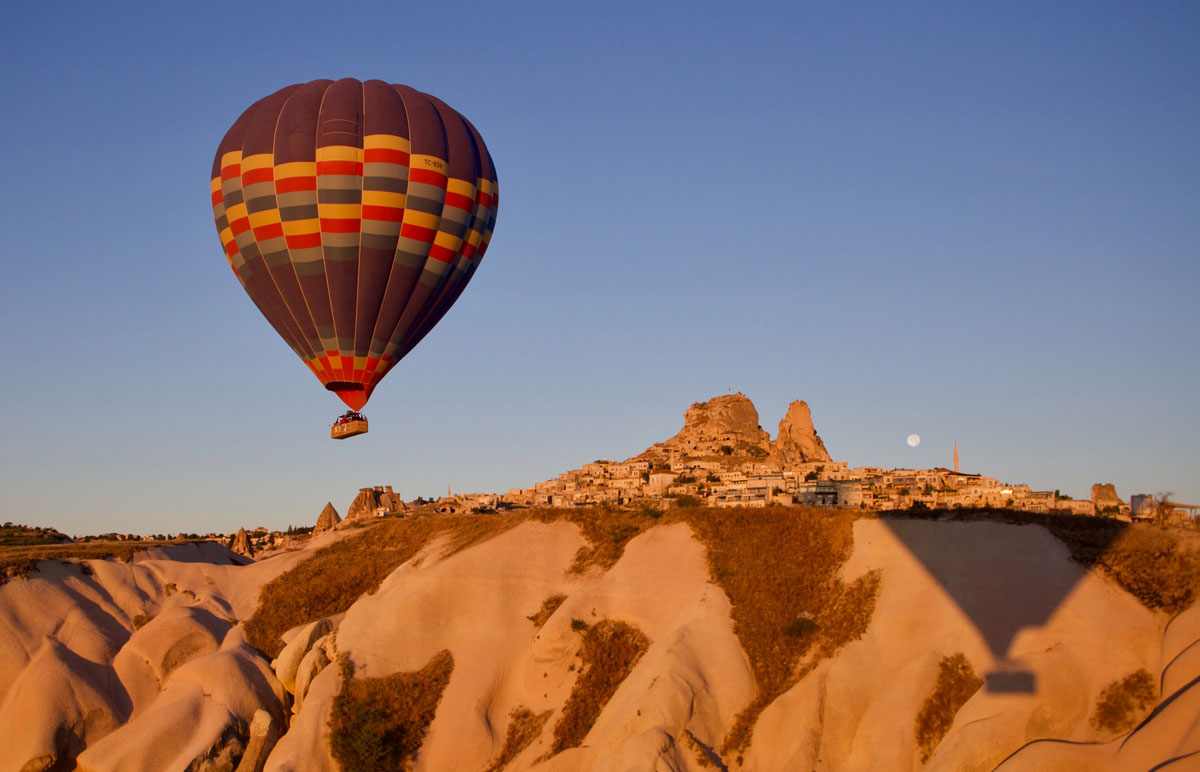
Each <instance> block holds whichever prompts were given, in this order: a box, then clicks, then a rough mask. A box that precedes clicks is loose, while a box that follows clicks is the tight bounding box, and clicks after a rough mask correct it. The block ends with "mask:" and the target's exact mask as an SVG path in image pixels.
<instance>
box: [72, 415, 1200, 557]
mask: <svg viewBox="0 0 1200 772" xmlns="http://www.w3.org/2000/svg"><path fill="white" fill-rule="evenodd" d="M683 418H684V425H683V428H682V429H680V430H679V433H678V434H676V435H675V436H674V437H671V438H670V439H668V440H665V441H663V442H659V443H655V444H654V445H652V446H650V447H649V448H647V449H646V450H644V451H642V452H641V453H639V454H638V455H636V456H633V457H632V458H628V459H625V460H624V461H609V460H597V461H593V462H591V463H589V464H584V465H583V466H582V467H580V468H578V469H571V470H569V471H566V472H563V473H561V474H559V475H558V476H557V477H554V478H552V479H549V480H545V481H543V482H539V483H537V484H535V485H533V486H532V487H529V488H513V489H511V490H509V491H507V492H505V493H465V494H453V493H451V492H450V491H447V495H445V496H442V497H440V498H438V499H436V500H434V499H425V498H417V499H413V500H405V499H403V498H402V497H401V495H400V494H399V493H397V492H396V491H394V490H393V488H392V486H390V485H380V486H373V487H369V488H362V489H360V490H359V491H358V492H357V494H356V495H355V497H354V499H353V501H352V502H351V503H350V505H349V507H348V508H347V509H346V515H345V518H344V520H343V518H342V517H341V516H340V515H339V513H338V511H337V509H336V508H335V507H334V505H333V504H332V502H331V503H328V504H326V505H325V508H324V509H323V510H322V512H321V513H320V515H319V517H318V519H317V522H316V524H315V526H313V527H298V526H292V527H290V528H288V529H287V530H284V531H280V530H270V529H267V528H265V527H258V528H254V529H251V530H246V529H241V530H239V531H238V532H237V533H236V534H220V533H208V534H203V535H201V534H179V535H178V536H177V537H175V538H182V539H192V540H207V541H221V542H223V543H225V544H226V545H227V546H229V547H230V548H231V549H233V550H234V551H235V552H238V553H240V554H244V555H253V554H257V553H260V552H262V551H265V550H271V549H277V548H283V547H287V546H289V545H290V544H291V543H292V542H293V541H294V539H295V538H296V537H300V536H304V535H307V534H308V533H310V532H312V533H321V532H322V531H326V530H330V529H333V528H336V527H339V526H340V525H341V524H342V523H345V526H342V527H349V526H351V525H353V524H355V523H357V522H360V521H362V520H364V519H369V518H375V517H385V516H402V515H406V514H411V513H414V512H416V511H418V510H430V509H431V510H433V511H436V512H440V513H445V514H460V513H461V514H487V513H492V512H499V511H503V510H507V509H515V508H524V507H559V508H563V507H594V506H629V505H637V504H639V503H647V504H649V505H652V506H654V507H657V508H660V509H663V508H668V507H672V506H698V505H701V506H715V507H768V506H776V505H778V506H788V505H800V506H809V507H830V508H840V509H863V510H876V511H889V510H908V509H913V508H917V509H920V508H927V509H958V508H972V507H991V508H1008V509H1017V510H1022V511H1025V512H1039V513H1064V514H1073V515H1087V516H1104V517H1114V518H1119V519H1123V520H1152V519H1155V518H1157V517H1161V516H1163V514H1164V502H1163V501H1162V500H1161V497H1160V498H1158V499H1156V498H1155V497H1154V496H1152V495H1150V494H1134V495H1133V496H1131V497H1130V498H1129V501H1128V502H1126V501H1125V500H1122V499H1121V498H1120V497H1118V495H1117V492H1116V489H1115V487H1114V486H1113V485H1112V484H1110V483H1097V484H1095V485H1093V486H1092V489H1091V496H1090V498H1087V499H1074V498H1071V497H1070V496H1065V495H1062V494H1061V493H1060V492H1059V491H1057V490H1054V491H1044V490H1034V489H1033V488H1032V487H1031V486H1029V485H1025V484H1021V483H1009V482H1004V481H1001V480H1000V479H998V478H995V477H989V476H987V475H984V474H976V473H967V472H960V471H959V470H958V469H957V468H955V469H948V468H944V467H934V468H932V469H885V468H882V467H874V466H862V467H853V468H852V467H850V465H849V464H848V463H847V462H845V461H835V460H834V459H833V458H832V457H831V456H830V454H829V451H828V450H827V449H826V447H825V443H824V441H822V439H821V437H820V435H819V434H818V433H817V431H816V428H815V427H814V426H813V420H812V412H811V410H810V409H809V406H808V404H807V403H806V402H804V401H802V400H797V401H794V402H792V403H791V405H789V406H788V410H787V414H786V415H785V416H784V417H783V419H782V420H781V421H780V422H779V427H778V431H777V432H776V435H775V438H774V439H772V438H771V436H770V434H769V433H768V432H767V431H765V430H764V429H763V428H762V426H761V425H760V424H759V417H758V410H757V409H756V408H755V406H754V403H753V402H751V401H750V399H749V398H748V397H746V395H744V394H742V393H741V392H738V393H736V394H727V395H724V396H719V397H715V398H713V399H710V400H708V401H706V402H697V403H695V404H693V405H692V406H691V407H689V408H688V409H687V411H686V412H685V413H684V417H683ZM957 465H958V464H957V450H956V453H955V467H957ZM1165 509H1166V512H1165V514H1166V519H1168V520H1175V521H1178V522H1190V521H1192V520H1194V519H1195V516H1196V514H1197V509H1198V508H1197V507H1196V506H1192V505H1188V504H1181V503H1178V502H1173V501H1172V502H1167V503H1166V507H1165ZM84 538H85V539H104V540H117V541H127V540H132V541H136V540H140V539H146V538H150V539H157V540H162V539H168V538H172V537H171V535H169V534H168V535H162V534H159V535H157V536H153V537H141V536H137V535H134V534H103V535H101V536H98V537H84Z"/></svg>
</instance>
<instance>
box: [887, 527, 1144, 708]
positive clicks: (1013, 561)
mask: <svg viewBox="0 0 1200 772" xmlns="http://www.w3.org/2000/svg"><path fill="white" fill-rule="evenodd" d="M880 522H882V523H883V524H884V525H886V526H887V527H888V529H889V530H890V531H891V532H892V533H893V534H895V536H896V537H897V538H898V539H899V540H900V542H901V543H903V544H904V546H905V547H906V548H907V549H908V551H909V553H911V554H912V556H913V557H915V558H916V559H917V560H918V561H920V563H921V564H922V565H923V566H924V567H925V569H926V570H927V571H928V572H929V574H930V576H932V577H933V578H934V580H935V581H937V583H938V584H939V585H941V587H942V588H943V589H944V590H945V592H946V594H947V595H949V596H950V598H951V599H953V601H954V602H955V603H956V604H957V605H958V607H959V608H960V609H961V610H962V612H963V613H964V614H965V615H966V616H967V618H968V619H970V620H971V622H972V624H974V625H975V627H976V628H977V629H978V630H979V632H980V634H981V635H982V636H983V638H984V640H985V641H986V642H987V645H988V648H989V649H990V650H991V652H992V655H993V656H994V657H995V661H996V663H997V667H996V669H995V670H993V671H992V672H990V673H987V674H986V678H985V683H986V686H987V690H988V691H989V692H997V693H1033V692H1035V691H1036V688H1037V683H1036V677H1035V675H1034V673H1033V672H1032V671H1030V670H1028V669H1026V668H1025V667H1024V666H1023V665H1022V663H1021V662H1019V661H1016V660H1013V659H1011V658H1010V656H1009V651H1010V648H1011V647H1012V643H1013V639H1014V638H1015V637H1016V636H1017V633H1018V632H1020V631H1021V630H1022V629H1024V628H1029V627H1041V626H1043V625H1045V623H1046V622H1047V620H1049V619H1050V617H1051V616H1052V615H1053V614H1054V612H1055V610H1057V609H1058V607H1059V606H1060V605H1061V604H1062V602H1063V601H1064V600H1065V599H1066V598H1067V596H1068V595H1070V594H1071V592H1072V590H1074V589H1075V587H1076V585H1078V584H1079V582H1080V581H1081V580H1082V579H1083V578H1084V577H1085V576H1086V575H1087V574H1088V572H1089V570H1090V569H1091V568H1092V566H1094V565H1095V564H1096V562H1097V561H1098V560H1099V559H1100V558H1101V557H1102V556H1103V555H1104V553H1105V552H1106V551H1107V550H1108V548H1109V547H1110V545H1111V544H1112V543H1113V542H1114V541H1116V539H1117V538H1118V537H1120V535H1121V534H1122V533H1123V532H1124V531H1125V529H1126V528H1127V527H1128V524H1127V523H1123V522H1120V521H1116V520H1108V519H1101V518H1093V517H1084V516H1079V515H1047V514H1036V513H1028V512H1013V511H1008V510H950V511H922V510H910V511H897V512H890V513H888V514H887V516H885V517H880ZM947 522H951V523H968V522H973V523H978V524H979V526H981V527H976V528H970V529H968V528H950V529H947V528H946V527H945V523H947ZM1013 525H1018V526H1040V528H1033V527H1024V528H1012V527H1011V526H1013ZM1043 529H1044V530H1043ZM1047 531H1048V532H1049V533H1050V534H1051V535H1053V536H1054V537H1056V539H1055V538H1048V537H1047V533H1046V532H1047ZM997 540H1000V541H1002V542H1006V543H1005V545H1004V548H1003V549H995V545H996V542H997ZM1064 546H1065V548H1066V549H1067V551H1068V552H1069V553H1070V556H1071V558H1073V559H1072V560H1063V559H1062V550H1063V548H1064ZM914 602H919V599H914Z"/></svg>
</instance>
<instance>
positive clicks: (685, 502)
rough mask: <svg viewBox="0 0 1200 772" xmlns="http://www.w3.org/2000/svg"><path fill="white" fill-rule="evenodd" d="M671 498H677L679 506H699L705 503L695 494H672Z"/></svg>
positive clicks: (676, 503)
mask: <svg viewBox="0 0 1200 772" xmlns="http://www.w3.org/2000/svg"><path fill="white" fill-rule="evenodd" d="M671 498H673V499H674V500H675V506H677V507H698V506H700V505H701V504H703V503H704V502H702V501H700V499H698V498H696V497H695V496H685V495H680V496H672V497H671Z"/></svg>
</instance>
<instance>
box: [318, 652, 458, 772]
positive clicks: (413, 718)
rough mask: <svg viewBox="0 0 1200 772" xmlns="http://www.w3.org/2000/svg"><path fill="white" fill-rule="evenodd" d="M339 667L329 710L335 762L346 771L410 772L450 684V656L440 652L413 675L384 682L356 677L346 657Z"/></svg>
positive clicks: (451, 666) (392, 678)
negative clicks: (339, 676) (336, 688)
mask: <svg viewBox="0 0 1200 772" xmlns="http://www.w3.org/2000/svg"><path fill="white" fill-rule="evenodd" d="M339 666H340V668H341V674H342V689H341V691H340V692H339V693H338V695H337V696H336V697H334V699H333V705H332V706H331V708H330V711H329V747H330V750H331V751H332V752H333V757H334V758H335V759H337V762H338V764H339V765H340V766H341V768H342V770H344V772H377V770H384V769H388V770H393V769H394V770H404V769H409V768H410V767H411V764H412V761H413V759H414V758H415V757H416V755H417V751H418V750H420V748H421V743H422V741H423V740H424V739H425V732H426V730H427V729H428V728H429V722H431V721H433V715H434V713H435V712H436V710H437V706H438V702H440V701H441V699H442V692H443V691H445V689H446V684H448V683H450V673H451V671H453V670H454V657H453V656H451V654H450V652H449V651H442V652H439V653H438V654H436V655H434V657H433V659H431V660H430V661H429V664H427V665H426V666H425V667H423V668H422V669H421V670H418V671H416V672H415V673H396V674H394V675H389V676H384V677H382V678H361V679H357V678H355V677H354V666H353V664H351V662H350V660H349V658H347V657H343V658H342V659H341V660H340V662H339Z"/></svg>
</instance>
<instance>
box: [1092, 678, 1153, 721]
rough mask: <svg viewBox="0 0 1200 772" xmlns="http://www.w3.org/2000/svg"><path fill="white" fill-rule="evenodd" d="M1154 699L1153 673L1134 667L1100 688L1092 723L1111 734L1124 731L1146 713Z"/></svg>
mask: <svg viewBox="0 0 1200 772" xmlns="http://www.w3.org/2000/svg"><path fill="white" fill-rule="evenodd" d="M1157 701H1158V695H1157V694H1156V691H1155V688H1154V677H1153V676H1151V675H1150V673H1148V672H1147V671H1146V670H1144V669H1143V670H1135V671H1134V672H1132V673H1130V674H1129V675H1127V676H1125V677H1124V678H1122V679H1119V680H1117V681H1113V682H1112V683H1111V684H1109V685H1108V686H1106V687H1105V688H1104V691H1102V692H1100V698H1099V699H1098V700H1096V712H1095V714H1093V715H1092V726H1094V727H1096V728H1097V729H1100V730H1103V731H1105V732H1110V733H1112V734H1114V735H1118V734H1122V733H1124V732H1128V731H1129V730H1130V729H1133V728H1134V727H1135V726H1137V723H1138V722H1139V721H1141V720H1142V719H1143V718H1145V717H1146V714H1147V713H1149V712H1150V709H1151V708H1152V707H1154V703H1155V702H1157Z"/></svg>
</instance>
